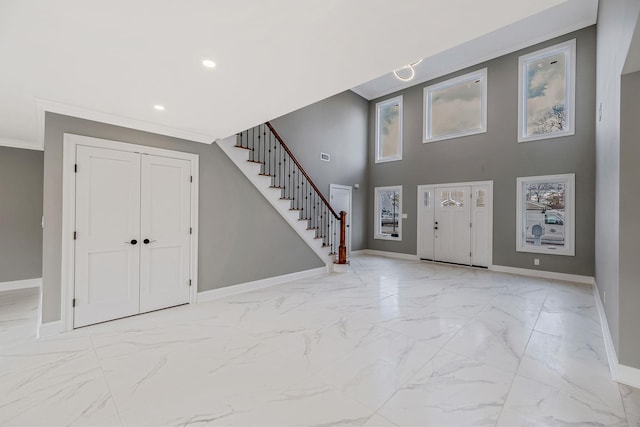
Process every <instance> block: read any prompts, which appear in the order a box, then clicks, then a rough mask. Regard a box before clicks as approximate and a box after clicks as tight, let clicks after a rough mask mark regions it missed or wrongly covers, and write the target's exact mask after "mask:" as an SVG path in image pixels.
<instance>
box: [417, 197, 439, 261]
mask: <svg viewBox="0 0 640 427" xmlns="http://www.w3.org/2000/svg"><path fill="white" fill-rule="evenodd" d="M434 193H435V188H434V187H432V186H424V185H420V186H418V215H417V216H418V258H420V259H428V260H434V259H435V256H434V252H433V250H434V247H433V245H434V240H435V235H434V223H435V206H434V203H435V202H434Z"/></svg>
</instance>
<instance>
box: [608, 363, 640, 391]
mask: <svg viewBox="0 0 640 427" xmlns="http://www.w3.org/2000/svg"><path fill="white" fill-rule="evenodd" d="M613 380H614V381H616V382H619V383H622V384H626V385H628V386H631V387H634V388H640V369H638V368H632V367H631V366H626V365H622V364H620V363H618V370H617V373H616V376H615V377H613Z"/></svg>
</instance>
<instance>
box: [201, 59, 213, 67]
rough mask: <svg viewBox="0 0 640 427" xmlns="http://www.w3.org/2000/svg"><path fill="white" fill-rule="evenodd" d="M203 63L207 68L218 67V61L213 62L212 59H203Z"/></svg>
mask: <svg viewBox="0 0 640 427" xmlns="http://www.w3.org/2000/svg"><path fill="white" fill-rule="evenodd" d="M202 65H203V66H204V67H206V68H215V67H216V63H215V62H213V61H212V60H210V59H203V60H202Z"/></svg>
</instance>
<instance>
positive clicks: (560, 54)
mask: <svg viewBox="0 0 640 427" xmlns="http://www.w3.org/2000/svg"><path fill="white" fill-rule="evenodd" d="M575 62H576V41H575V39H574V40H570V41H568V42H565V43H561V44H558V45H555V46H551V47H548V48H546V49H542V50H539V51H537V52H533V53H530V54H528V55H524V56H521V57H520V58H519V60H518V64H519V78H518V87H519V89H518V96H519V100H518V142H526V141H535V140H538V139H547V138H556V137H561V136H567V135H574V134H575V74H576V66H575Z"/></svg>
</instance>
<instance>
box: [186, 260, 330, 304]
mask: <svg viewBox="0 0 640 427" xmlns="http://www.w3.org/2000/svg"><path fill="white" fill-rule="evenodd" d="M322 274H327V268H326V267H320V268H313V269H311V270H304V271H298V272H296V273H290V274H284V275H282V276H276V277H269V278H267V279H261V280H254V281H253V282H247V283H240V284H238V285H232V286H226V287H224V288H219V289H212V290H210V291H203V292H198V302H204V301H211V300H215V299H219V298H224V297H229V296H233V295H238V294H242V293H245V292H249V291H255V290H256V289H263V288H268V287H271V286H275V285H281V284H283V283H287V282H291V281H293V280H299V279H306V278H308V277H313V276H319V275H322Z"/></svg>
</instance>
